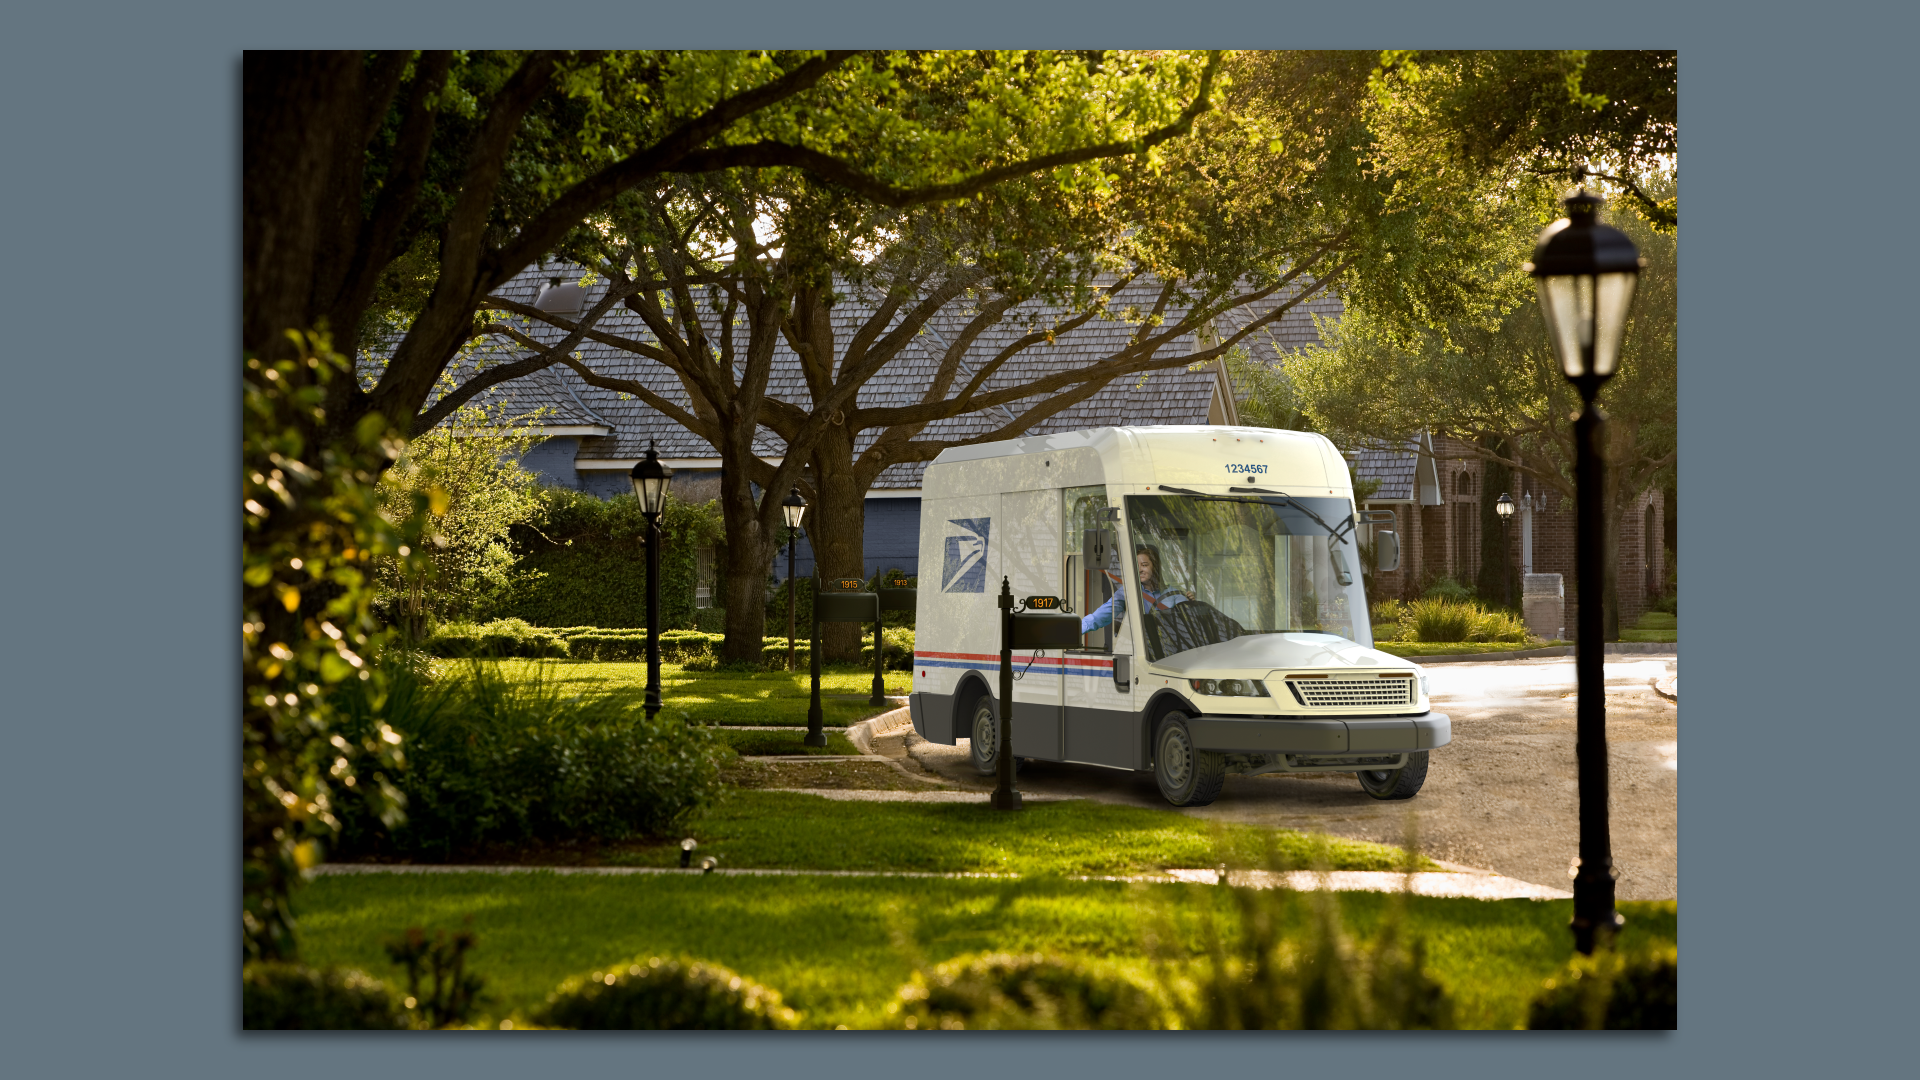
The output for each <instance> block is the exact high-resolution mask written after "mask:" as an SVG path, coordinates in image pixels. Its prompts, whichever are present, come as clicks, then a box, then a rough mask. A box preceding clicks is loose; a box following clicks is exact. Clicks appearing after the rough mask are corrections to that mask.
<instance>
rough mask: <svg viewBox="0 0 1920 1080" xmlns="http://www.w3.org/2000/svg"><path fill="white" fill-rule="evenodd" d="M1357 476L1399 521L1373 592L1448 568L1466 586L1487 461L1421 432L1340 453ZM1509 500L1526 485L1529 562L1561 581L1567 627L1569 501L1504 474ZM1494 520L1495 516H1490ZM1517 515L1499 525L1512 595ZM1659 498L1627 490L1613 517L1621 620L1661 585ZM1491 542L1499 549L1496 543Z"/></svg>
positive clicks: (1654, 491) (1570, 607) (1373, 503)
mask: <svg viewBox="0 0 1920 1080" xmlns="http://www.w3.org/2000/svg"><path fill="white" fill-rule="evenodd" d="M1347 460H1348V462H1349V463H1350V464H1351V466H1352V468H1353V473H1354V478H1355V480H1356V481H1361V480H1375V481H1378V482H1379V485H1380V486H1379V489H1378V491H1376V492H1375V493H1374V495H1373V496H1372V497H1370V498H1368V499H1366V500H1365V501H1364V505H1365V506H1366V507H1367V508H1369V509H1381V510H1392V511H1394V513H1395V515H1396V519H1397V520H1396V524H1397V526H1398V528H1399V530H1400V549H1401V559H1400V569H1399V570H1396V571H1394V572H1393V573H1390V574H1379V575H1376V577H1375V579H1374V597H1373V598H1374V599H1383V598H1388V597H1393V598H1398V599H1412V598H1414V597H1417V596H1419V595H1420V593H1421V591H1422V590H1423V589H1424V588H1425V587H1426V586H1427V585H1428V584H1429V583H1431V582H1432V581H1433V580H1434V579H1435V578H1437V577H1439V576H1441V575H1443V574H1444V575H1448V576H1451V577H1452V578H1454V580H1456V581H1459V582H1461V583H1463V584H1466V585H1469V586H1471V585H1472V584H1473V583H1474V582H1475V580H1476V579H1477V578H1478V577H1479V576H1480V570H1481V559H1482V551H1483V550H1484V547H1483V544H1482V539H1483V534H1484V531H1485V530H1486V529H1487V528H1489V527H1494V528H1498V527H1499V526H1498V525H1491V526H1490V525H1489V521H1490V519H1493V515H1490V514H1488V513H1487V510H1489V509H1490V508H1491V505H1492V503H1493V501H1494V500H1497V499H1498V498H1499V497H1500V496H1501V495H1502V494H1503V493H1502V492H1499V491H1488V490H1486V463H1485V462H1484V461H1481V460H1480V459H1479V458H1478V457H1477V456H1476V455H1475V454H1474V452H1473V449H1472V447H1471V446H1470V445H1469V444H1468V443H1466V442H1465V441H1463V440H1460V439H1456V438H1452V437H1450V436H1447V435H1434V434H1432V433H1430V432H1426V431H1422V432H1420V433H1419V434H1417V435H1411V436H1408V437H1407V439H1406V440H1404V441H1403V442H1399V443H1395V444H1391V445H1385V446H1362V447H1359V448H1357V449H1354V450H1352V451H1349V452H1348V454H1347ZM1512 484H1513V490H1510V491H1507V492H1505V493H1504V494H1508V495H1511V496H1512V497H1513V498H1514V499H1515V500H1516V501H1517V500H1519V499H1520V498H1521V497H1522V496H1523V495H1526V494H1528V493H1529V492H1531V493H1532V495H1533V498H1534V500H1535V505H1536V509H1535V510H1534V511H1533V512H1532V515H1531V516H1532V519H1533V521H1532V526H1533V567H1532V572H1533V573H1536V574H1559V575H1561V577H1562V578H1563V579H1564V583H1565V588H1566V591H1567V592H1566V623H1567V627H1568V632H1569V633H1571V632H1572V627H1573V626H1574V624H1575V620H1576V612H1577V610H1578V606H1579V598H1578V595H1577V592H1578V590H1577V587H1576V583H1575V580H1574V573H1573V543H1574V517H1575V515H1574V507H1573V504H1572V502H1571V501H1570V500H1567V499H1565V498H1563V497H1562V496H1561V495H1560V494H1559V493H1557V492H1548V491H1542V490H1540V489H1538V488H1537V486H1533V485H1532V484H1531V483H1530V481H1529V480H1527V479H1526V478H1524V477H1520V476H1516V477H1515V478H1514V480H1513V481H1512ZM1493 520H1497V519H1493ZM1522 527H1523V526H1522V520H1521V515H1520V514H1515V515H1514V518H1513V520H1512V521H1511V522H1510V523H1509V524H1508V525H1507V526H1506V529H1507V532H1508V536H1507V543H1506V545H1505V547H1506V560H1507V565H1508V569H1509V572H1510V573H1511V574H1513V575H1514V577H1513V581H1514V603H1515V606H1516V607H1517V606H1518V604H1519V593H1520V579H1519V575H1520V573H1521V572H1522V566H1521V560H1522V556H1523V547H1524V545H1523V544H1522V542H1521V535H1520V532H1521V528H1522ZM1665 535H1666V518H1665V499H1664V497H1663V492H1662V491H1661V490H1660V489H1658V488H1648V489H1647V490H1646V491H1643V492H1641V493H1640V494H1639V495H1638V496H1636V497H1635V498H1634V500H1633V502H1632V504H1631V505H1630V506H1629V507H1628V509H1627V512H1626V514H1625V515H1624V517H1623V519H1622V520H1621V523H1620V535H1619V536H1618V537H1617V538H1616V543H1617V545H1618V548H1619V553H1620V562H1619V570H1618V575H1619V581H1618V585H1619V592H1620V622H1621V625H1622V626H1630V625H1632V624H1633V622H1634V621H1635V620H1637V619H1638V618H1639V617H1640V616H1641V615H1642V614H1644V613H1645V612H1646V611H1647V608H1648V606H1649V604H1650V603H1651V602H1652V601H1653V600H1654V599H1656V598H1658V597H1660V596H1661V595H1663V594H1664V593H1665V591H1666V547H1665V543H1664V537H1665ZM1494 550H1495V551H1498V550H1499V545H1498V543H1497V538H1496V545H1495V547H1494Z"/></svg>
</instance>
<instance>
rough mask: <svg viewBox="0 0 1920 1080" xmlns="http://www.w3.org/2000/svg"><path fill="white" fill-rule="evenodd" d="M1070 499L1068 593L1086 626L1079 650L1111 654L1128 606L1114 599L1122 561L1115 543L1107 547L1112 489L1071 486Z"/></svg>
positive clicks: (1067, 500) (1066, 505)
mask: <svg viewBox="0 0 1920 1080" xmlns="http://www.w3.org/2000/svg"><path fill="white" fill-rule="evenodd" d="M1065 496H1066V497H1065V500H1064V510H1065V517H1066V521H1065V522H1064V525H1065V528H1064V530H1063V532H1064V535H1065V537H1066V547H1067V557H1066V560H1065V572H1066V577H1067V581H1066V588H1065V590H1063V591H1064V592H1065V594H1066V596H1067V598H1068V602H1069V603H1071V604H1072V605H1073V610H1074V614H1076V615H1079V616H1081V620H1082V624H1083V626H1085V627H1086V631H1085V632H1084V633H1083V634H1081V636H1080V647H1081V648H1082V649H1085V650H1088V651H1091V652H1112V651H1113V642H1114V638H1115V634H1116V633H1118V632H1120V629H1121V628H1122V627H1124V626H1125V625H1126V623H1125V618H1126V607H1125V605H1124V603H1115V602H1114V599H1113V598H1114V596H1115V594H1116V593H1118V592H1119V591H1120V589H1121V587H1122V580H1123V579H1122V578H1121V576H1120V575H1121V567H1120V562H1119V557H1118V555H1117V554H1116V553H1115V552H1114V550H1113V544H1112V543H1111V541H1110V539H1109V540H1108V541H1107V542H1105V543H1102V537H1103V535H1104V536H1105V537H1107V538H1110V537H1111V536H1112V535H1113V533H1112V530H1113V523H1112V522H1111V521H1110V520H1108V516H1107V489H1106V488H1105V487H1104V486H1102V487H1083V488H1068V489H1067V490H1066V492H1065Z"/></svg>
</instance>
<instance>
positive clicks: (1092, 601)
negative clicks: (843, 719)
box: [909, 427, 1452, 806]
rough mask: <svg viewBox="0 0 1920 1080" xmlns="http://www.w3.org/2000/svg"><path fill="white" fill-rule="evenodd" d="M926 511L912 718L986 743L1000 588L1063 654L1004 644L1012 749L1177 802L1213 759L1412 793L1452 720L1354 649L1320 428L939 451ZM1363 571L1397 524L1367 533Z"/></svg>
mask: <svg viewBox="0 0 1920 1080" xmlns="http://www.w3.org/2000/svg"><path fill="white" fill-rule="evenodd" d="M920 505H921V511H920V587H919V598H918V611H917V619H918V629H917V631H916V634H915V649H914V679H913V691H912V696H911V697H910V698H909V704H910V707H911V711H912V717H913V726H914V730H915V731H917V732H918V733H919V734H920V736H921V737H922V738H925V739H927V740H928V741H930V742H937V743H944V744H947V745H950V746H951V745H958V743H959V740H961V739H966V740H968V744H969V746H970V748H971V751H972V758H973V764H974V767H975V768H976V769H978V770H979V771H980V772H981V773H983V774H992V773H993V772H994V771H995V769H996V767H997V758H996V755H997V754H998V753H999V748H998V746H997V743H998V734H999V726H998V716H999V709H1000V708H1002V707H1003V704H1004V703H1002V702H1000V701H998V700H996V698H997V694H998V689H997V688H998V685H999V679H998V671H999V652H1000V619H999V618H998V616H999V610H998V607H997V599H998V596H999V593H1000V588H1001V581H1002V579H1003V578H1004V579H1007V580H1008V581H1009V582H1010V583H1011V586H1012V589H1013V594H1014V596H1015V597H1016V598H1024V597H1027V596H1058V597H1060V598H1061V599H1062V601H1063V606H1065V607H1066V608H1067V609H1069V610H1071V611H1072V612H1074V613H1075V614H1078V615H1080V616H1081V638H1080V641H1079V645H1078V647H1075V648H1068V649H1058V650H1043V651H1037V652H1036V651H1033V650H1025V651H1017V652H1016V653H1015V655H1014V661H1013V662H1014V674H1015V676H1016V677H1017V681H1016V682H1015V683H1014V690H1013V718H1012V719H1013V746H1012V748H1011V752H1012V753H1013V754H1014V755H1016V758H1017V759H1032V760H1037V761H1068V762H1079V763H1084V764H1089V765H1103V766H1107V767H1110V768H1116V769H1128V770H1144V769H1152V770H1153V772H1154V776H1155V778H1156V779H1157V780H1158V782H1159V786H1160V790H1161V792H1162V793H1163V794H1164V795H1165V796H1166V798H1167V800H1168V801H1169V802H1171V803H1173V804H1174V805H1176V806H1197V805H1204V804H1206V803H1208V802H1211V801H1212V800H1213V799H1214V797H1215V796H1216V795H1218V794H1219V792H1220V787H1221V784H1222V782H1223V781H1224V779H1225V777H1226V776H1227V774H1229V773H1248V774H1260V773H1275V772H1315V773H1324V772H1352V773H1355V774H1357V776H1358V778H1359V780H1360V785H1361V787H1362V788H1364V789H1365V790H1366V792H1367V793H1368V794H1369V795H1372V796H1373V797H1374V798H1377V799H1406V798H1411V797H1412V796H1413V795H1414V794H1415V793H1416V792H1418V791H1419V790H1420V786H1421V784H1422V783H1423V782H1424V781H1425V779H1426V774H1427V755H1428V752H1429V751H1431V750H1434V749H1436V748H1438V747H1442V746H1445V745H1446V744H1447V743H1448V742H1449V741H1450V739H1451V736H1452V728H1451V725H1450V723H1449V721H1448V719H1447V717H1446V716H1445V715H1444V714H1441V713H1436V712H1434V711H1432V709H1431V708H1430V707H1429V701H1428V698H1427V679H1426V676H1425V675H1424V674H1423V673H1422V671H1421V669H1420V668H1419V666H1418V665H1416V664H1413V663H1411V662H1409V661H1407V660H1404V659H1401V658H1400V657H1397V656H1392V655H1389V654H1387V653H1383V652H1380V651H1378V650H1376V649H1374V648H1373V647H1372V645H1373V634H1372V627H1371V625H1370V623H1369V619H1368V608H1367V598H1366V594H1365V592H1364V590H1363V588H1362V584H1361V574H1360V558H1359V549H1358V541H1359V539H1360V537H1359V536H1357V535H1356V534H1357V533H1358V532H1359V531H1360V530H1361V529H1363V528H1364V529H1371V528H1372V526H1371V524H1366V523H1364V522H1365V519H1367V518H1369V517H1377V518H1380V519H1381V523H1384V521H1385V519H1386V517H1387V515H1385V514H1384V513H1380V512H1375V513H1374V514H1372V515H1361V514H1356V512H1355V508H1354V504H1353V488H1352V481H1351V479H1350V477H1349V476H1348V474H1347V467H1346V462H1345V461H1343V460H1342V459H1341V457H1340V455H1339V453H1337V452H1336V451H1335V450H1334V448H1333V444H1332V443H1330V442H1328V441H1327V440H1326V439H1325V438H1324V437H1322V436H1320V435H1311V434H1304V433H1301V432H1293V431H1274V430H1269V429H1265V428H1244V427H1135V428H1097V429H1093V430H1089V431H1075V432H1066V433H1063V434H1057V435H1038V436H1032V437H1028V438H1022V439H1012V440H1008V441H1006V442H997V443H985V444H981V445H978V446H969V447H963V448H959V449H953V450H946V451H943V452H942V453H941V454H940V456H939V457H938V458H936V459H935V460H934V462H933V463H932V464H931V465H929V466H928V467H927V471H926V477H925V480H924V481H923V487H922V497H921V504H920ZM1374 544H1375V551H1376V553H1377V554H1378V556H1379V565H1380V566H1381V567H1382V568H1383V569H1391V568H1392V567H1393V566H1396V565H1397V564H1398V562H1399V554H1398V552H1399V547H1398V537H1397V535H1396V534H1395V533H1393V532H1392V531H1390V530H1379V531H1376V532H1374Z"/></svg>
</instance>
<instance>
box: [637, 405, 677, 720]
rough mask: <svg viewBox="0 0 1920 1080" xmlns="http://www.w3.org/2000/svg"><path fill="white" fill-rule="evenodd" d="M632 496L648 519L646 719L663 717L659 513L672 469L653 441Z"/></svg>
mask: <svg viewBox="0 0 1920 1080" xmlns="http://www.w3.org/2000/svg"><path fill="white" fill-rule="evenodd" d="M632 479H633V493H634V494H635V495H636V496H638V497H639V499H640V512H641V513H642V514H645V515H646V518H647V719H649V720H651V719H653V718H654V717H655V716H658V715H659V714H660V514H661V511H663V510H665V509H666V508H667V482H668V481H669V480H672V479H673V470H672V469H669V468H667V467H666V466H665V465H662V464H661V463H660V455H659V454H658V453H656V452H655V451H654V442H653V440H652V439H648V440H647V456H646V457H644V458H642V459H641V460H640V463H639V464H638V465H635V466H634V467H633V477H632Z"/></svg>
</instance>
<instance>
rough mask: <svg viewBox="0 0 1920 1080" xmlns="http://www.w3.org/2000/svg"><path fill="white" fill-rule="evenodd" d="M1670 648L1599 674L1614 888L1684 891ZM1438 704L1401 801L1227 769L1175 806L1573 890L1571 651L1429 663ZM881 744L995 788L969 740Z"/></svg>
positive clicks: (1057, 780)
mask: <svg viewBox="0 0 1920 1080" xmlns="http://www.w3.org/2000/svg"><path fill="white" fill-rule="evenodd" d="M1675 665H1676V660H1675V658H1674V657H1670V656H1656V657H1649V658H1647V659H1628V658H1624V657H1623V658H1622V662H1620V663H1609V664H1607V666H1606V672H1607V735H1608V762H1609V772H1610V784H1611V788H1612V796H1613V797H1612V822H1611V824H1612V833H1613V865H1614V873H1615V875H1616V876H1617V877H1618V878H1619V886H1618V889H1619V892H1618V895H1619V897H1620V899H1622V900H1667V899H1674V898H1676V897H1677V895H1678V888H1679V877H1678V874H1679V865H1678V862H1679V858H1678V856H1679V848H1678V835H1677V813H1678V810H1677V789H1678V776H1679V774H1678V772H1677V768H1676V753H1677V741H1678V740H1677V734H1676V733H1677V731H1678V723H1677V706H1676V705H1675V703H1674V702H1672V701H1669V700H1667V699H1666V698H1664V697H1662V696H1661V695H1660V694H1658V693H1656V692H1655V690H1654V688H1653V686H1652V685H1650V684H1651V683H1652V682H1653V681H1655V680H1662V681H1661V683H1660V685H1661V688H1662V689H1665V690H1666V691H1667V692H1668V693H1669V694H1671V693H1673V685H1674V684H1673V682H1672V681H1671V680H1673V679H1674V678H1675V677H1676V676H1677V670H1676V666H1675ZM1426 670H1427V673H1428V674H1429V675H1430V676H1431V678H1432V682H1431V687H1432V692H1433V699H1434V707H1435V708H1436V709H1439V710H1440V711H1442V712H1445V713H1447V714H1448V715H1449V716H1451V717H1452V718H1453V742H1452V744H1451V745H1449V746H1446V747H1443V748H1442V749H1440V750H1436V751H1434V753H1433V756H1432V765H1431V768H1430V769H1429V771H1428V773H1427V782H1426V786H1425V787H1424V788H1423V789H1421V792H1420V794H1419V795H1418V796H1416V797H1415V798H1413V799H1410V800H1407V801H1405V802H1397V803H1382V802H1375V801H1374V800H1372V799H1370V798H1368V797H1367V796H1366V794H1365V793H1363V792H1362V791H1361V790H1360V784H1359V782H1358V781H1356V780H1355V779H1354V778H1353V777H1352V775H1351V774H1346V775H1342V774H1327V775H1323V776H1254V777H1247V776H1230V777H1228V778H1227V782H1226V787H1225V788H1224V789H1223V790H1222V791H1221V793H1220V797H1219V798H1218V799H1216V800H1215V801H1214V802H1213V804H1212V805H1210V806H1204V807H1190V808H1187V809H1185V810H1183V811H1182V812H1183V813H1187V814H1190V815H1192V816H1194V817H1199V818H1206V819H1210V820H1219V821H1241V822H1258V823H1261V824H1266V825H1275V826H1280V827H1283V828H1291V829H1310V830H1319V831H1322V832H1328V833H1332V834H1334V835H1336V836H1345V837H1351V838H1354V839H1360V840H1376V841H1380V842H1383V843H1390V844H1405V843H1410V842H1411V843H1413V844H1415V845H1417V846H1418V847H1419V849H1420V850H1421V851H1423V852H1425V853H1426V854H1427V855H1428V856H1430V857H1432V858H1434V859H1439V860H1442V861H1444V862H1450V863H1459V864H1465V865H1467V866H1472V867H1476V868H1480V869H1485V870H1491V871H1493V872H1495V873H1498V874H1503V875H1505V876H1507V877H1512V878H1518V879H1520V880H1522V881H1530V882H1534V883H1535V884H1539V885H1547V886H1551V887H1553V888H1557V889H1566V888H1570V887H1571V885H1570V883H1569V882H1570V876H1569V873H1568V870H1569V867H1571V865H1572V863H1573V859H1574V856H1575V855H1576V854H1577V852H1578V849H1579V831H1578V826H1579V815H1578V800H1577V792H1578V785H1577V782H1576V774H1575V770H1574V671H1573V660H1572V658H1570V657H1551V658H1540V659H1534V660H1505V661H1498V662H1490V663H1463V664H1434V665H1431V666H1429V667H1428V668H1427V669H1426ZM875 750H876V751H878V752H880V753H883V754H886V755H887V756H890V757H895V758H898V759H902V760H903V764H909V765H918V766H919V767H920V768H923V769H925V770H926V771H927V772H929V773H932V774H934V775H937V776H939V777H940V778H942V779H945V780H949V781H953V782H957V783H961V784H964V785H966V786H968V787H976V788H980V789H982V790H988V789H990V788H991V787H992V784H991V782H990V780H988V779H987V778H982V777H980V776H978V775H976V774H975V773H974V772H973V768H972V765H971V764H970V763H969V761H968V759H967V744H966V740H964V739H963V740H961V741H960V745H959V746H939V745H936V744H933V743H928V742H925V741H923V740H921V739H919V737H918V736H915V735H913V734H911V732H909V733H908V734H907V736H906V737H905V739H904V740H902V739H900V738H899V737H898V736H896V737H894V738H887V739H882V740H879V741H878V742H877V743H876V745H875ZM1019 786H1020V789H1021V790H1022V791H1023V792H1031V793H1033V794H1036V795H1042V794H1044V795H1055V796H1067V797H1077V798H1091V799H1099V800H1104V801H1108V802H1120V803H1131V804H1134V805H1139V806H1150V807H1158V808H1161V809H1166V808H1167V804H1166V800H1164V799H1162V798H1161V797H1160V792H1159V789H1158V788H1157V787H1155V785H1154V782H1153V777H1152V775H1151V774H1149V773H1138V774H1136V773H1126V772H1119V771H1116V770H1112V769H1102V768H1098V767H1095V766H1091V765H1064V764H1051V763H1039V764H1035V765H1032V766H1030V767H1028V768H1027V769H1026V770H1024V771H1023V772H1022V773H1021V775H1020V780H1019Z"/></svg>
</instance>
